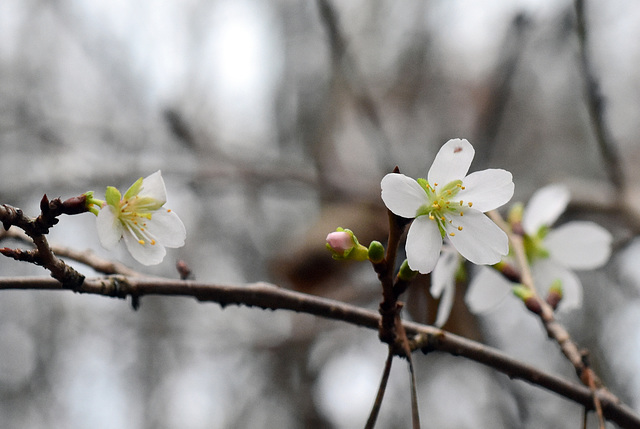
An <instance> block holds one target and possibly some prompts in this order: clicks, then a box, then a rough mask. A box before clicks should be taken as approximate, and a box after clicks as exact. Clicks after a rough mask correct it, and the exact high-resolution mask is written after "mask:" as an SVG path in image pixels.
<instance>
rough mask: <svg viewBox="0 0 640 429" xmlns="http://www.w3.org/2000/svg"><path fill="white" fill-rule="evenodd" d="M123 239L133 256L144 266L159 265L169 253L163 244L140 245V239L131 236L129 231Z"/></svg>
mask: <svg viewBox="0 0 640 429" xmlns="http://www.w3.org/2000/svg"><path fill="white" fill-rule="evenodd" d="M123 237H124V243H125V244H126V245H127V250H129V253H131V256H133V257H134V258H135V259H136V260H137V261H138V262H140V263H141V264H143V265H156V264H159V263H160V262H162V260H163V259H164V255H165V254H166V253H167V252H166V250H165V249H164V246H162V245H161V244H154V245H152V244H150V243H146V244H140V243H139V242H138V239H137V238H136V237H134V236H133V235H131V233H129V231H125V233H124V235H123Z"/></svg>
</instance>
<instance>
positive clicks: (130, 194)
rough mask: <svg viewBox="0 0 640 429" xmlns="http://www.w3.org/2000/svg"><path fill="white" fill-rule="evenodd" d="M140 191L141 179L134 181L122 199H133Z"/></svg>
mask: <svg viewBox="0 0 640 429" xmlns="http://www.w3.org/2000/svg"><path fill="white" fill-rule="evenodd" d="M141 189H142V177H141V178H139V179H138V180H136V181H135V183H134V184H133V185H131V186H130V187H129V189H127V192H125V193H124V199H125V200H128V199H129V198H132V197H135V196H136V195H138V193H140V190H141Z"/></svg>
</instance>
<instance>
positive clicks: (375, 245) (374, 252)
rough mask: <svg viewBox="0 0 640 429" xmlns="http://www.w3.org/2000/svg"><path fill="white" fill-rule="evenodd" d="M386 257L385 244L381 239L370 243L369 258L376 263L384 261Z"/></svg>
mask: <svg viewBox="0 0 640 429" xmlns="http://www.w3.org/2000/svg"><path fill="white" fill-rule="evenodd" d="M383 259H384V246H383V245H382V243H380V242H379V241H372V242H371V244H369V260H370V261H371V262H373V263H374V264H377V263H379V262H382V260H383Z"/></svg>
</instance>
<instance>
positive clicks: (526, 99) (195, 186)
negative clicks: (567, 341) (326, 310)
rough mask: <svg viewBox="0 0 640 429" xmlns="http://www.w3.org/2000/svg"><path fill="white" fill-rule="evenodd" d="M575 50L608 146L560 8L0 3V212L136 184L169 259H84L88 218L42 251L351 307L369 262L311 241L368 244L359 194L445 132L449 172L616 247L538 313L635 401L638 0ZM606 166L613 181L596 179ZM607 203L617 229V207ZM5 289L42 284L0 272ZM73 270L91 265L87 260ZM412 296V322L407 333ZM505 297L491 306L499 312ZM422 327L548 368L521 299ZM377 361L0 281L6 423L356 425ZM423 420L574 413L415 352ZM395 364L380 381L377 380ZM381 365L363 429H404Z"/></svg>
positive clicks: (176, 303) (326, 1)
mask: <svg viewBox="0 0 640 429" xmlns="http://www.w3.org/2000/svg"><path fill="white" fill-rule="evenodd" d="M585 16H586V23H587V31H588V38H587V42H588V45H587V53H588V54H589V56H590V58H591V60H592V67H593V69H592V73H593V75H594V76H595V77H596V78H597V79H598V83H599V85H600V87H599V89H600V91H601V92H602V94H604V102H605V104H604V105H603V106H604V108H605V110H604V115H605V116H604V119H605V120H606V123H607V126H608V127H609V130H610V133H611V136H610V137H611V139H612V141H614V142H615V144H616V146H615V148H616V149H617V151H618V152H619V154H620V159H621V161H620V162H619V163H616V164H614V165H613V166H612V165H611V164H607V161H606V159H604V158H603V157H602V151H601V149H600V147H599V146H598V142H597V140H596V137H595V135H594V132H593V128H592V120H591V118H590V116H589V106H590V104H589V102H588V97H587V96H586V92H585V83H586V81H585V73H584V69H583V68H582V66H581V63H580V54H579V53H580V43H579V38H578V36H577V32H576V22H577V21H576V15H575V10H574V4H573V3H572V2H571V1H548V0H538V1H525V0H520V1H492V2H473V1H468V0H455V1H403V2H395V1H387V0H379V1H362V0H349V1H346V2H337V1H336V2H331V0H318V1H316V2H313V1H300V2H292V1H284V0H271V1H256V0H235V1H231V0H208V1H205V0H191V1H178V0H170V1H163V2H154V1H145V0H140V1H136V2H127V1H113V0H112V1H105V0H93V1H74V0H59V1H55V2H47V1H42V0H3V1H2V2H0V196H1V200H0V202H2V203H8V204H12V205H15V206H17V207H21V208H23V209H25V211H26V212H27V213H31V214H35V213H37V210H38V202H39V200H40V197H41V196H42V194H43V193H47V194H49V195H50V196H63V197H69V196H73V195H78V194H79V193H82V192H85V191H87V190H95V191H97V192H102V191H103V190H104V187H105V186H106V185H115V186H126V185H128V184H129V183H132V182H133V180H135V179H137V178H138V177H141V176H146V175H148V174H149V173H151V172H153V171H155V170H157V169H162V171H163V175H164V177H165V180H166V182H167V186H168V192H169V197H170V204H171V207H173V208H174V209H175V210H176V212H178V213H179V214H180V216H181V217H182V219H183V220H184V222H185V225H186V227H187V245H186V246H185V247H184V248H181V249H176V250H170V251H169V256H168V258H167V259H166V260H165V263H164V264H162V265H160V266H158V267H153V268H144V267H142V266H139V265H137V263H136V262H135V261H133V260H132V259H131V258H129V257H128V254H127V253H126V251H125V250H124V248H121V249H120V251H119V252H118V253H116V254H113V253H107V252H106V251H104V250H103V249H102V248H101V247H100V245H99V242H98V240H97V237H96V236H95V234H94V232H93V231H94V230H95V229H94V227H93V222H94V219H93V218H92V216H90V215H85V216H79V217H74V218H73V219H63V220H62V221H61V223H60V225H59V226H58V227H56V228H55V229H54V230H52V235H51V241H52V242H55V243H58V244H62V245H65V246H71V247H74V248H77V249H91V250H93V251H95V252H96V253H98V254H99V255H102V256H104V257H111V258H114V257H115V258H116V259H118V260H120V261H123V262H125V263H126V264H129V265H130V266H132V267H134V268H136V269H139V270H141V271H144V272H148V273H151V274H157V275H166V276H172V277H177V273H176V272H175V268H174V266H173V261H175V260H177V259H178V258H180V259H184V260H185V261H187V262H188V264H189V265H190V267H191V268H192V270H193V273H194V274H195V276H196V278H198V279H201V280H207V281H219V282H239V283H241V282H248V281H257V280H269V281H273V282H276V283H277V284H279V285H281V286H283V287H289V288H294V289H297V290H301V291H304V292H308V293H313V294H319V295H326V296H331V297H334V298H338V299H342V300H345V301H349V302H353V303H357V304H359V305H362V306H366V307H368V308H371V309H375V308H377V303H378V300H379V285H378V284H377V283H376V279H375V275H374V273H373V271H372V270H371V269H370V267H368V266H365V265H364V264H363V265H362V266H360V265H349V264H339V263H336V262H335V261H333V260H332V259H331V257H330V255H329V253H328V252H326V249H325V248H324V237H325V236H326V234H327V233H328V232H329V231H332V230H334V229H335V227H337V226H343V227H348V228H351V229H353V230H354V232H356V233H357V235H358V237H359V238H360V239H361V241H362V242H365V243H368V241H369V240H372V239H378V240H383V239H384V238H385V236H386V216H385V211H384V206H383V205H382V202H381V200H380V198H379V192H380V188H379V182H380V179H381V178H382V176H383V175H384V174H385V173H387V172H389V171H390V170H391V169H392V168H393V167H394V166H395V165H398V166H399V167H400V169H401V171H403V172H404V173H406V174H408V175H410V176H413V177H420V176H424V175H425V174H426V171H427V169H428V167H429V165H430V163H431V160H432V159H433V156H434V155H435V152H436V151H437V149H438V148H439V147H440V146H441V145H442V143H444V142H445V141H447V140H448V139H449V138H454V137H462V138H467V139H469V140H470V141H471V143H472V144H474V146H475V147H476V151H477V152H476V153H477V156H476V159H475V161H474V169H481V168H486V167H489V166H491V167H500V168H506V169H508V170H510V171H512V172H513V173H514V182H515V183H516V195H515V197H514V200H526V199H527V198H528V197H529V196H530V195H531V193H532V192H533V191H534V190H535V189H537V188H538V187H540V186H542V185H545V184H548V183H551V182H563V183H567V184H569V185H570V186H571V187H572V193H573V196H574V197H575V204H574V205H573V206H572V207H573V209H572V210H571V211H569V212H568V213H567V214H566V216H565V217H566V219H570V218H581V219H587V218H588V219H595V220H597V221H599V222H600V223H601V224H602V225H603V226H605V227H607V228H608V229H610V231H611V232H612V233H614V235H615V236H616V237H617V243H618V248H617V252H616V254H615V255H614V258H613V259H612V261H611V262H610V264H609V266H608V267H607V268H606V269H603V270H601V271H599V272H595V273H594V272H590V273H588V274H586V275H583V276H581V280H582V282H583V284H584V286H585V295H586V296H585V305H584V308H583V311H582V312H580V313H573V314H571V316H570V317H567V318H566V320H564V322H565V323H566V324H567V326H568V327H569V329H570V331H571V333H572V335H574V337H575V339H576V340H577V341H578V342H579V343H580V344H582V345H584V346H585V347H587V348H589V349H590V350H591V354H592V359H593V363H594V366H595V367H596V368H597V369H598V371H599V372H600V373H601V375H602V376H603V378H604V379H605V382H606V383H607V385H608V386H609V387H610V388H611V390H612V391H614V392H616V393H617V394H618V395H619V396H620V397H621V398H622V399H623V400H624V401H625V402H626V403H628V404H630V405H631V406H632V407H634V408H635V409H636V411H640V367H639V365H638V362H640V360H639V359H638V356H639V355H640V336H639V335H638V333H637V331H638V330H637V329H635V328H636V327H637V326H639V325H640V311H639V310H640V296H639V294H638V285H639V283H640V271H639V267H638V264H637V263H636V261H637V256H638V252H639V251H640V245H639V244H640V243H638V242H636V241H635V240H633V239H632V237H633V236H634V235H635V233H636V232H637V223H636V222H635V221H634V218H633V216H632V217H631V218H630V217H629V216H628V213H627V212H622V211H616V210H615V209H617V208H619V206H614V205H613V204H614V203H619V202H620V200H622V199H623V200H624V202H625V204H627V205H629V206H631V207H634V206H635V207H640V187H639V186H638V184H639V183H640V177H638V169H637V168H635V166H636V165H637V163H638V160H639V159H640V146H639V145H638V144H637V140H638V138H639V134H638V133H639V131H638V126H637V123H638V120H637V118H638V117H640V103H639V102H638V100H640V76H639V72H638V70H639V68H638V67H637V65H638V64H639V63H640V37H639V36H640V34H639V33H640V25H639V24H640V6H638V5H637V4H636V2H633V1H625V0H615V1H610V2H589V3H587V4H586V9H585ZM612 168H613V169H620V171H622V172H623V173H624V178H625V182H624V189H620V186H619V184H616V183H612V182H611V181H610V180H609V177H610V171H611V169H612ZM633 213H635V212H633V211H631V214H632V215H633ZM0 269H1V270H2V273H3V275H27V274H44V272H43V271H42V270H41V269H39V268H37V267H33V266H29V265H27V264H21V263H17V262H15V261H11V260H6V259H0ZM79 269H81V271H82V272H85V273H87V274H91V272H90V270H87V269H86V268H85V267H79ZM425 286H426V284H425V283H424V282H422V283H421V282H418V283H417V284H416V285H415V286H414V287H413V288H412V290H411V291H409V294H408V300H409V302H408V309H409V314H410V317H411V318H413V319H415V320H418V321H429V320H433V317H434V315H433V303H432V302H431V303H430V304H429V303H428V300H427V298H428V297H427V292H426V289H425ZM508 304H510V305H508ZM456 308H457V310H454V314H453V316H452V321H451V324H450V325H448V326H447V327H448V328H450V329H453V330H455V331H457V332H461V333H463V334H465V335H467V336H471V337H473V338H477V339H482V341H484V342H486V343H488V344H491V345H493V346H496V347H499V348H501V349H503V350H505V351H507V352H509V353H510V354H512V355H513V356H515V357H518V358H520V359H523V360H526V361H529V362H531V363H533V364H535V365H537V366H539V367H541V368H543V369H545V370H548V371H552V372H555V373H560V374H563V375H565V376H566V377H568V378H572V377H574V374H573V369H572V368H571V366H570V365H569V364H568V363H567V362H566V361H564V360H563V358H562V357H561V356H560V354H559V352H558V350H557V347H556V346H555V344H553V343H550V342H549V341H547V340H546V339H545V337H544V335H543V332H542V330H541V329H540V326H539V323H538V322H537V320H535V319H534V318H533V317H531V316H530V315H529V314H527V313H526V312H524V311H522V308H521V306H518V305H514V303H513V302H509V303H505V305H501V306H500V307H499V308H496V309H495V311H492V312H490V313H488V314H486V315H481V316H480V317H477V318H473V317H471V316H470V315H469V314H467V313H465V312H464V308H463V307H462V306H460V305H458V307H456ZM385 355H386V348H385V347H384V346H383V345H381V344H380V343H379V342H378V339H377V337H376V336H375V335H374V334H372V333H366V334H365V335H363V331H362V330H359V329H357V328H353V327H348V326H345V325H343V324H340V323H336V322H330V321H324V320H318V319H316V318H313V317H311V316H306V315H298V314H288V313H281V312H273V313H272V312H264V311H259V310H251V309H246V308H225V309H224V310H222V309H221V308H220V307H219V306H215V305H203V304H198V303H196V302H194V301H192V300H189V299H176V298H152V297H145V298H144V299H143V300H142V306H141V308H140V310H139V311H137V312H133V311H131V309H130V307H129V306H127V305H125V304H124V303H123V302H121V301H115V300H113V301H112V300H107V299H104V298H100V297H89V296H75V295H72V294H59V293H43V292H33V293H29V292H24V291H5V292H2V294H1V297H0V397H1V398H2V401H0V420H1V421H2V422H3V426H5V427H24V428H27V427H28V428H33V429H37V428H51V427H65V428H86V427H92V428H96V429H101V428H105V429H106V428H123V427H126V428H154V429H155V428H194V429H195V428H273V427H278V428H296V427H307V428H320V427H322V428H325V427H326V428H352V427H360V426H362V425H363V424H364V421H365V420H366V416H367V415H368V412H369V410H370V407H371V404H372V403H373V399H374V397H375V393H376V387H377V383H378V380H379V377H380V373H381V371H382V366H383V363H384V359H385ZM416 363H417V370H418V383H419V387H420V392H419V399H420V406H421V408H420V410H421V412H422V413H423V414H424V416H425V417H424V418H423V419H424V421H428V422H429V423H428V424H429V427H438V428H465V427H468V428H471V427H474V428H475V427H493V428H512V427H521V428H536V429H538V428H563V427H567V428H569V427H571V428H573V427H576V424H577V421H578V420H577V419H579V418H580V414H581V409H580V407H579V406H578V405H576V404H572V403H568V402H566V401H562V400H559V399H558V398H557V397H555V396H554V395H552V394H549V393H547V392H544V391H540V390H539V389H536V388H533V387H531V386H528V385H525V384H524V383H521V382H511V381H510V380H508V379H507V378H506V377H504V376H503V375H501V374H496V373H494V372H492V371H489V370H487V369H485V368H482V367H480V366H479V365H477V364H474V363H471V362H466V361H463V360H460V359H456V358H452V357H451V356H448V355H446V356H445V355H438V354H433V355H429V356H426V357H420V358H419V359H416ZM398 368H399V367H398ZM398 368H395V369H394V370H393V374H392V377H391V381H390V385H389V388H388V392H387V395H386V398H385V402H384V403H383V407H382V411H381V415H380V419H379V426H380V427H388V428H392V427H407V426H408V424H409V423H408V422H409V421H410V413H409V389H408V386H407V385H408V380H407V377H406V374H405V373H404V369H402V370H401V369H398Z"/></svg>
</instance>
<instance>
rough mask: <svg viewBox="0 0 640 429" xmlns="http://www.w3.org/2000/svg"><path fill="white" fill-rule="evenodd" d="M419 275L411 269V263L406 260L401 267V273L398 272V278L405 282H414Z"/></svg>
mask: <svg viewBox="0 0 640 429" xmlns="http://www.w3.org/2000/svg"><path fill="white" fill-rule="evenodd" d="M417 275H418V272H417V271H413V270H412V269H411V268H409V262H407V260H406V259H405V260H404V262H402V265H401V266H400V271H398V278H399V279H400V280H403V281H405V282H408V281H411V280H413V279H414V278H415V277H416V276H417Z"/></svg>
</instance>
